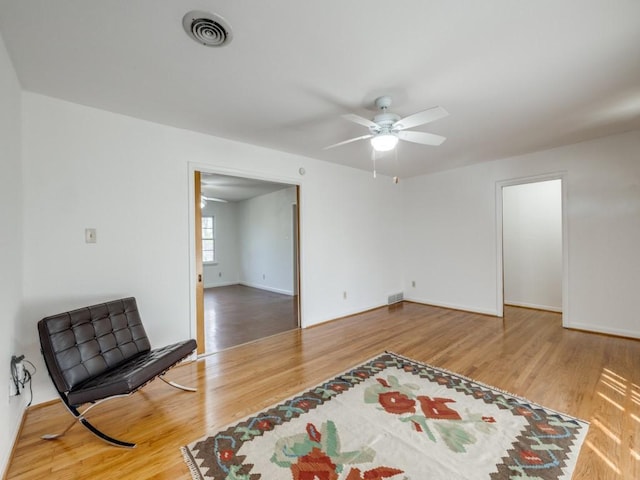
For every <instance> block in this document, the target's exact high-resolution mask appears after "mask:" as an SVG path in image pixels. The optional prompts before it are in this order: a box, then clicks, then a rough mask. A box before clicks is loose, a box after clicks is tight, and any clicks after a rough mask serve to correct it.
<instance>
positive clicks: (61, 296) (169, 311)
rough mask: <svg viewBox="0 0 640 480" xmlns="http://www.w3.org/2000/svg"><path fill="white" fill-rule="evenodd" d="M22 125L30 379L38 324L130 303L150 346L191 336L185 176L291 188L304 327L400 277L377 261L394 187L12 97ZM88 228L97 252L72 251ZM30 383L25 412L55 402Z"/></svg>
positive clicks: (392, 215) (370, 300)
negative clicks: (205, 174) (119, 300)
mask: <svg viewBox="0 0 640 480" xmlns="http://www.w3.org/2000/svg"><path fill="white" fill-rule="evenodd" d="M23 115H24V124H23V130H24V152H23V156H24V179H25V192H24V193H25V196H24V203H25V215H24V222H25V230H24V249H25V263H24V296H25V301H24V311H23V314H24V321H23V322H22V323H21V330H20V332H18V334H19V335H20V336H22V338H24V339H25V343H26V345H25V351H26V353H27V354H28V355H29V356H30V357H32V358H34V359H35V358H37V359H38V362H36V363H37V365H38V366H39V367H40V372H42V371H44V369H43V367H42V364H41V362H40V361H39V357H40V355H39V347H38V341H37V336H36V327H35V325H36V322H37V321H38V320H39V319H40V318H42V317H44V316H46V315H50V314H54V313H57V312H61V311H65V310H68V309H71V308H75V307H79V306H83V305H87V304H90V303H93V302H98V301H104V300H108V299H112V298H116V297H119V296H123V295H134V296H136V297H137V299H138V304H139V307H140V310H141V313H142V316H143V319H144V321H145V325H146V327H147V333H148V334H149V336H150V338H151V341H152V343H153V344H155V345H161V344H164V343H169V342H172V341H175V340H177V339H180V338H186V337H189V336H195V328H194V327H195V321H194V320H193V319H192V318H190V312H192V307H193V305H192V292H191V290H190V282H191V281H192V279H191V271H192V262H193V257H192V252H191V250H190V249H191V245H190V226H189V222H190V219H189V218H190V215H192V212H193V209H192V208H191V207H192V201H191V198H190V195H191V192H192V189H193V185H191V184H190V182H192V181H193V180H192V177H191V169H193V168H197V169H199V170H202V171H214V172H219V173H225V174H235V175H240V176H250V177H251V176H253V177H258V178H262V179H268V180H273V181H280V182H283V183H293V184H295V183H299V184H300V186H301V187H300V195H301V199H300V211H301V223H300V230H301V239H300V244H301V274H302V276H301V309H302V322H303V326H309V325H313V324H316V323H319V322H322V321H325V320H329V319H333V318H337V317H340V316H343V315H348V314H351V313H354V312H358V311H362V310H366V309H370V308H373V307H376V306H379V305H382V304H384V303H385V302H386V296H387V294H388V293H389V292H393V291H399V289H400V288H401V279H402V274H401V270H400V268H401V266H400V265H399V263H398V262H397V261H396V257H395V256H394V255H387V254H385V253H384V252H387V251H388V249H389V248H390V247H392V246H394V245H397V244H398V243H399V240H400V236H399V235H400V233H399V232H400V219H399V218H398V215H397V212H398V211H399V208H400V204H399V199H400V195H399V189H398V188H397V187H398V186H397V185H394V184H393V183H392V182H391V180H390V179H389V178H385V177H380V176H379V177H378V179H377V180H374V179H373V178H372V177H371V174H370V173H367V172H363V171H359V170H355V169H351V168H345V167H341V166H338V165H334V164H329V163H326V162H320V161H316V160H313V159H309V158H305V157H300V156H296V155H291V154H286V153H282V152H277V151H274V150H269V149H265V148H259V147H255V146H251V145H247V144H242V143H238V142H233V141H229V140H224V139H220V138H216V137H211V136H207V135H203V134H199V133H195V132H189V131H186V130H180V129H176V128H171V127H166V126H162V125H158V124H154V123H150V122H145V121H141V120H137V119H133V118H130V117H126V116H122V115H118V114H113V113H109V112H105V111H101V110H97V109H93V108H88V107H84V106H81V105H76V104H71V103H67V102H63V101H60V100H56V99H53V98H50V97H45V96H41V95H37V94H33V93H24V94H23ZM300 167H304V168H305V170H306V175H304V176H300V175H299V174H298V169H299V168H300ZM327 186H331V189H330V193H329V190H328V189H327ZM150 212H162V215H157V214H151V213H150ZM86 227H92V228H96V229H97V239H98V241H97V243H96V244H94V245H89V244H85V243H84V229H85V228H86ZM345 290H346V291H348V297H347V299H346V300H344V299H343V296H342V292H343V291H345ZM38 377H39V378H37V382H36V384H35V392H34V393H35V401H36V402H41V401H43V400H48V399H50V398H53V397H54V390H53V388H52V387H51V385H50V382H49V381H48V379H47V378H46V376H45V375H39V376H38Z"/></svg>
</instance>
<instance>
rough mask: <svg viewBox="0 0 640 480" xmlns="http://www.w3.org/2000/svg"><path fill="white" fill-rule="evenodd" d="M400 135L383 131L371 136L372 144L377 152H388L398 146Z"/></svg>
mask: <svg viewBox="0 0 640 480" xmlns="http://www.w3.org/2000/svg"><path fill="white" fill-rule="evenodd" d="M397 144H398V137H397V136H396V135H394V134H392V133H381V134H380V135H376V136H375V137H372V138H371V146H372V147H373V149H374V150H375V151H376V152H388V151H389V150H393V149H394V148H396V145H397Z"/></svg>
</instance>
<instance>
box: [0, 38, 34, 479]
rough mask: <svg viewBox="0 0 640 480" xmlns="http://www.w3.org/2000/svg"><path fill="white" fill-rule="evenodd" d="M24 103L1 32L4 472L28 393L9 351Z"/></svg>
mask: <svg viewBox="0 0 640 480" xmlns="http://www.w3.org/2000/svg"><path fill="white" fill-rule="evenodd" d="M20 103H21V93H20V85H19V83H18V79H17V77H16V74H15V71H14V69H13V65H12V64H11V61H10V59H9V56H8V54H7V50H6V48H5V45H4V41H3V40H2V37H1V36H0V106H1V107H0V224H1V225H2V227H1V228H0V305H1V306H2V315H1V316H0V328H1V329H2V335H0V371H2V372H3V373H2V375H0V432H2V433H0V476H1V474H2V472H4V471H5V469H6V466H7V462H8V460H9V453H10V452H11V448H12V446H13V441H14V438H15V435H16V433H17V430H18V427H19V425H20V419H21V418H22V412H23V411H24V407H25V403H26V401H27V400H26V399H27V398H28V397H27V395H21V396H19V397H12V398H9V396H8V380H9V365H10V360H11V356H12V355H18V354H20V353H22V351H21V349H22V342H19V341H18V340H17V338H16V329H17V327H16V326H17V324H18V323H19V322H21V321H22V320H23V315H22V311H21V305H22V251H23V250H22V169H21V164H20V162H21V146H20V137H21V128H20V118H21V114H20V108H21V105H20ZM34 333H35V332H34Z"/></svg>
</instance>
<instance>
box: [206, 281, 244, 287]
mask: <svg viewBox="0 0 640 480" xmlns="http://www.w3.org/2000/svg"><path fill="white" fill-rule="evenodd" d="M231 285H238V282H206V281H205V282H204V288H215V287H229V286H231Z"/></svg>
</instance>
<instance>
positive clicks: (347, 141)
mask: <svg viewBox="0 0 640 480" xmlns="http://www.w3.org/2000/svg"><path fill="white" fill-rule="evenodd" d="M371 137H373V135H371V134H369V135H362V136H361V137H355V138H350V139H349V140H345V141H344V142H339V143H334V144H333V145H329V146H328V147H324V148H323V150H328V149H330V148H333V147H339V146H340V145H346V144H347V143H351V142H356V141H358V140H364V139H365V138H371Z"/></svg>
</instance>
